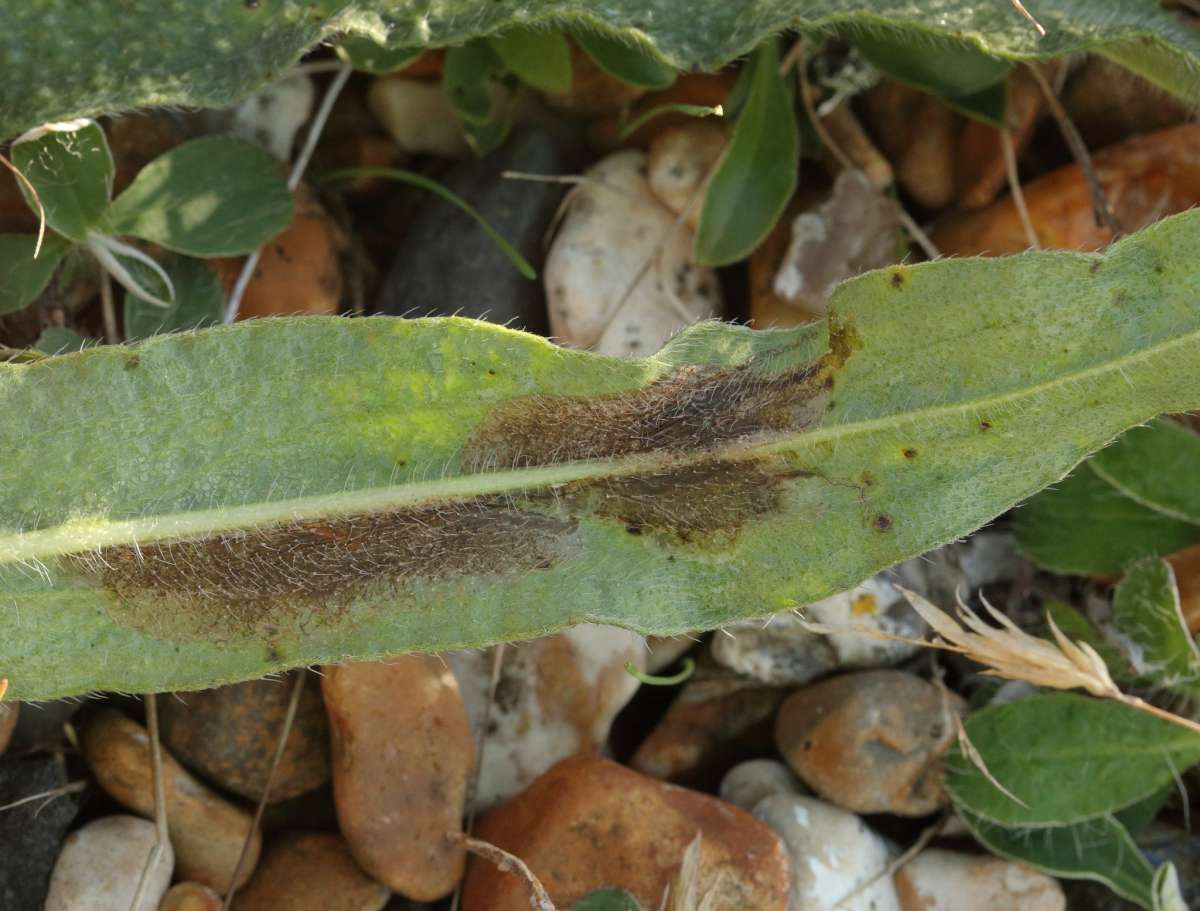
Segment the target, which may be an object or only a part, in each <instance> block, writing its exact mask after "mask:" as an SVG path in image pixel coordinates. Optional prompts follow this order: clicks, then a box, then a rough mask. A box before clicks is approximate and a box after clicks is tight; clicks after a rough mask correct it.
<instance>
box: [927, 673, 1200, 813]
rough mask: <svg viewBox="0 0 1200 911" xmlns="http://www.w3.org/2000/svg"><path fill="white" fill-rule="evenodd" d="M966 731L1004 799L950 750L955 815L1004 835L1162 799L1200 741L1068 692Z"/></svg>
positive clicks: (1193, 758) (995, 713)
mask: <svg viewBox="0 0 1200 911" xmlns="http://www.w3.org/2000/svg"><path fill="white" fill-rule="evenodd" d="M966 729H967V734H968V736H969V737H970V740H971V743H972V744H974V746H975V749H976V750H978V751H979V754H980V756H982V757H983V761H984V764H985V765H986V766H987V769H988V772H989V773H990V774H991V776H992V777H993V778H994V779H995V780H996V781H997V782H999V783H1000V784H1001V785H1003V786H1004V788H1006V789H1007V790H1008V791H1009V792H1010V794H1011V795H1012V796H1010V795H1009V794H1005V793H1004V792H1003V791H1001V790H999V789H998V788H997V787H996V785H995V784H994V783H993V782H991V781H989V780H988V778H987V776H985V775H984V774H983V772H982V771H981V770H980V769H979V768H978V766H976V765H975V764H973V763H972V762H970V761H969V760H968V759H967V758H966V757H965V756H963V755H962V753H961V752H958V751H955V752H954V753H952V754H951V756H950V758H949V759H948V760H947V764H946V787H947V788H948V789H949V791H950V794H951V796H952V797H953V799H954V802H955V804H956V805H957V806H958V807H959V808H960V809H962V810H965V811H966V812H968V813H970V814H972V815H974V816H977V817H979V818H981V819H983V820H986V821H987V822H991V823H995V824H997V825H1000V826H1005V827H1009V828H1013V827H1017V828H1040V827H1045V826H1071V825H1075V824H1077V823H1082V822H1086V821H1089V820H1094V819H1098V818H1102V817H1104V816H1106V815H1108V814H1112V813H1116V812H1117V811H1119V810H1123V809H1125V808H1126V807H1130V806H1132V805H1134V804H1136V803H1138V802H1139V801H1142V800H1145V799H1147V798H1148V797H1150V796H1152V795H1154V794H1156V793H1158V792H1160V791H1161V790H1162V789H1163V788H1164V787H1166V786H1167V785H1169V784H1171V783H1172V782H1173V781H1174V780H1175V777H1176V776H1177V775H1179V774H1180V773H1181V772H1182V771H1183V770H1184V769H1186V768H1187V767H1188V766H1190V765H1192V764H1194V763H1196V762H1197V761H1200V734H1196V733H1194V732H1192V731H1189V730H1186V729H1184V728H1182V727H1179V726H1178V725H1174V724H1171V723H1170V722H1167V721H1162V720H1160V719H1158V718H1154V717H1152V716H1150V715H1147V714H1145V713H1142V712H1139V711H1137V710H1136V709H1132V708H1129V707H1128V706H1125V705H1121V704H1120V703H1117V702H1110V701H1105V700H1101V699H1092V698H1089V697H1085V696H1077V695H1075V694H1073V693H1051V694H1046V695H1040V696H1032V697H1030V698H1028V699H1020V700H1018V701H1016V702H1010V703H1007V704H1005V705H998V706H992V707H989V708H986V709H984V710H983V711H981V712H978V713H977V714H975V715H973V716H971V718H969V719H968V720H967V722H966ZM1014 797H1015V798H1016V799H1014ZM1018 801H1021V802H1020V803H1018Z"/></svg>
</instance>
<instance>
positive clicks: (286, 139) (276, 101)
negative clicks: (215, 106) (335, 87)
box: [228, 73, 317, 161]
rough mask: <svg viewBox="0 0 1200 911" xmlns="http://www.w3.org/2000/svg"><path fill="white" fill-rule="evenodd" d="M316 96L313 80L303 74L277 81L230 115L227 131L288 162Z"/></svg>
mask: <svg viewBox="0 0 1200 911" xmlns="http://www.w3.org/2000/svg"><path fill="white" fill-rule="evenodd" d="M316 95H317V90H316V88H315V87H314V85H313V81H312V78H311V77H309V76H306V75H304V74H303V73H294V74H293V75H291V76H286V77H284V78H283V79H277V80H275V81H274V82H272V83H270V84H268V85H266V86H264V87H263V88H262V89H260V90H259V91H257V92H255V93H254V94H253V95H251V96H250V97H249V98H247V99H246V100H245V101H243V102H242V103H241V104H239V105H238V106H237V107H235V108H234V109H233V110H232V111H231V112H230V123H229V127H228V131H229V132H231V133H233V134H234V135H235V136H240V137H241V138H242V139H246V140H249V141H250V142H256V143H258V144H259V145H260V146H263V147H264V148H265V149H266V150H267V151H268V152H270V153H271V154H272V155H274V156H275V157H276V158H278V159H279V160H280V161H289V160H291V157H292V145H293V143H294V142H295V141H296V134H297V133H298V132H299V131H300V127H302V126H303V125H304V122H305V121H306V120H308V118H309V116H310V115H311V114H312V108H313V101H314V100H315V99H316Z"/></svg>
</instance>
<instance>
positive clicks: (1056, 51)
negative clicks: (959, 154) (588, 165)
mask: <svg viewBox="0 0 1200 911" xmlns="http://www.w3.org/2000/svg"><path fill="white" fill-rule="evenodd" d="M1036 12H1037V15H1038V18H1039V20H1040V21H1041V22H1042V23H1043V24H1044V25H1045V26H1046V28H1047V30H1048V34H1047V35H1046V36H1045V37H1040V36H1039V35H1038V34H1037V32H1036V31H1034V29H1033V28H1031V27H1030V25H1029V23H1028V22H1026V21H1025V20H1024V19H1022V18H1021V17H1020V16H1019V15H1018V14H1017V12H1016V11H1015V10H1014V9H1013V8H1012V6H1011V4H1009V3H1005V2H988V3H980V2H974V0H945V2H942V3H939V4H938V5H937V7H936V9H931V8H930V6H929V4H928V3H927V2H925V0H882V2H881V0H749V2H746V3H704V4H702V5H698V4H696V3H693V2H686V0H611V2H607V3H605V4H603V5H600V6H597V5H596V4H594V3H591V2H587V0H547V2H544V3H540V4H537V6H536V8H535V9H534V10H531V8H530V6H529V4H527V3H524V2H521V0H455V2H452V3H445V4H438V5H434V6H428V5H420V4H417V5H414V4H404V3H400V2H398V0H350V2H347V0H338V2H336V3H335V2H332V0H320V2H318V3H315V4H314V3H299V2H296V0H259V2H258V3H255V4H244V3H221V4H213V3H212V2H210V0H203V2H202V0H130V2H128V3H124V4H122V6H121V8H120V12H119V14H118V13H115V12H114V11H113V8H112V6H111V4H110V3H107V2H103V0H41V2H38V3H30V2H28V0H0V22H3V23H4V29H3V30H0V59H2V60H4V61H5V78H4V80H3V81H0V137H4V136H15V135H17V134H19V133H20V132H22V131H23V130H26V129H29V128H31V127H33V126H36V125H37V124H40V123H46V122H49V121H61V120H66V119H69V118H72V117H80V116H90V115H96V114H100V113H104V112H111V111H120V110H126V109H129V108H134V107H144V106H147V105H161V104H169V105H187V106H196V107H225V106H228V105H230V104H232V103H234V102H236V101H238V100H240V99H242V98H244V97H246V96H248V95H249V94H251V93H253V92H254V91H256V90H257V89H258V88H260V87H261V86H262V85H263V84H264V83H266V82H268V81H270V80H271V79H273V78H275V77H276V76H277V75H278V74H279V73H280V72H281V71H283V70H284V69H285V68H287V67H288V66H290V65H291V64H292V63H294V62H295V61H296V60H297V59H298V58H299V57H300V55H301V54H302V53H304V52H305V51H306V50H308V49H310V48H312V47H314V46H316V45H317V44H318V43H320V42H322V41H326V40H332V39H334V38H335V37H337V38H340V37H342V36H344V35H347V34H349V35H361V36H364V37H367V38H370V39H372V40H373V41H376V42H386V44H387V46H388V47H394V48H418V47H444V46H451V45H460V44H463V43H465V42H467V41H470V40H471V39H474V38H479V37H483V36H486V35H491V34H495V33H497V32H500V31H502V30H504V29H506V28H510V27H512V26H513V25H516V24H518V23H519V24H521V25H523V26H530V27H540V26H552V25H558V26H565V27H566V28H568V29H569V30H570V31H572V32H573V33H575V34H577V35H581V36H586V35H587V34H589V33H597V34H601V35H603V36H605V37H606V38H609V39H610V40H622V41H627V42H629V44H630V45H631V46H632V45H640V46H641V47H644V48H646V49H647V50H648V51H650V52H652V53H655V54H658V55H661V57H662V59H663V61H664V62H667V63H670V64H672V65H673V66H675V67H677V68H681V69H690V68H693V67H699V68H702V69H715V68H717V67H719V66H721V65H722V64H724V63H726V62H728V61H730V60H732V59H734V58H736V57H739V56H741V55H743V54H746V53H748V52H750V51H751V50H752V49H753V48H755V47H756V46H757V45H759V44H760V43H762V41H763V40H764V39H765V38H767V37H769V36H772V35H775V34H777V33H779V32H780V31H783V30H784V29H789V28H796V29H800V30H803V31H810V30H812V31H815V30H820V29H837V30H839V31H840V30H845V29H855V30H858V31H865V32H872V31H880V30H887V32H888V33H889V34H895V33H896V31H900V32H902V33H903V35H904V36H905V38H906V39H907V40H908V41H909V43H911V44H913V45H915V46H920V45H923V44H925V45H927V44H929V43H930V42H932V41H935V40H943V41H944V40H956V41H961V42H963V43H964V44H968V45H970V46H972V47H975V48H977V49H978V50H980V51H982V52H984V53H987V54H991V55H993V56H996V57H1000V58H1003V59H1006V60H1032V59H1048V58H1053V57H1061V56H1064V55H1066V54H1071V53H1077V52H1081V51H1087V50H1091V51H1095V52H1098V53H1100V54H1103V55H1104V56H1107V57H1110V58H1112V59H1114V60H1116V61H1117V62H1118V63H1121V64H1123V65H1124V66H1127V67H1128V68H1130V69H1132V70H1134V71H1135V72H1138V73H1140V74H1142V75H1144V76H1146V77H1147V78H1149V79H1150V80H1151V81H1152V82H1154V83H1156V84H1157V85H1160V86H1162V87H1163V88H1165V89H1167V90H1168V91H1170V92H1172V93H1174V94H1176V95H1178V96H1180V97H1181V98H1184V99H1185V100H1188V101H1192V102H1194V101H1200V66H1197V61H1198V60H1200V35H1198V34H1197V33H1196V32H1195V31H1194V30H1191V29H1189V28H1188V27H1187V26H1186V25H1184V24H1182V23H1180V22H1179V21H1178V20H1177V19H1176V18H1175V17H1174V16H1173V15H1171V14H1170V13H1168V12H1166V11H1164V10H1161V9H1159V8H1158V5H1157V4H1154V3H1150V2H1140V0H1138V2H1131V0H1042V2H1040V3H1039V4H1038V5H1037V10H1036ZM47 22H53V23H54V27H53V28H47V27H46V23H47ZM147 36H153V40H147ZM582 40H583V42H584V43H586V42H587V40H588V39H587V38H586V37H584V38H583V39H582ZM81 49H86V53H85V52H81ZM47 73H53V74H54V78H53V79H52V80H51V79H47V78H46V74H47Z"/></svg>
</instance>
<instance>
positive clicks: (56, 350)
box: [33, 326, 96, 354]
mask: <svg viewBox="0 0 1200 911" xmlns="http://www.w3.org/2000/svg"><path fill="white" fill-rule="evenodd" d="M95 346H96V342H95V340H94V339H90V338H84V337H83V336H82V335H80V334H79V333H78V332H76V331H75V330H74V329H67V328H65V327H64V326H51V327H50V328H49V329H46V330H44V331H43V332H42V334H41V335H39V336H38V340H37V341H36V342H35V343H34V345H33V347H34V348H36V349H37V350H38V351H41V352H44V353H45V354H68V353H71V352H74V351H83V350H84V349H85V348H94V347H95Z"/></svg>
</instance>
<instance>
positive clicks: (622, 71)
mask: <svg viewBox="0 0 1200 911" xmlns="http://www.w3.org/2000/svg"><path fill="white" fill-rule="evenodd" d="M571 37H572V38H574V39H575V43H576V44H578V45H579V46H580V47H581V48H583V51H584V53H585V54H587V55H588V56H589V57H591V58H592V61H593V62H594V63H595V64H596V66H598V67H600V69H602V70H604V72H606V73H608V74H609V75H610V76H615V77H616V78H617V79H620V80H621V81H622V82H627V83H629V84H630V85H636V86H640V87H641V88H645V89H665V88H667V87H668V86H669V85H671V84H672V83H673V82H675V68H674V67H673V66H671V65H670V64H668V63H665V62H664V61H662V60H660V59H658V58H657V57H655V56H654V54H653V53H652V52H651V51H650V50H649V49H648V48H646V47H645V46H644V45H641V44H637V43H635V42H633V41H627V40H622V39H620V38H616V37H614V36H612V35H605V34H600V33H598V32H589V31H580V32H576V33H574V34H573V35H572V36H571Z"/></svg>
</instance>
